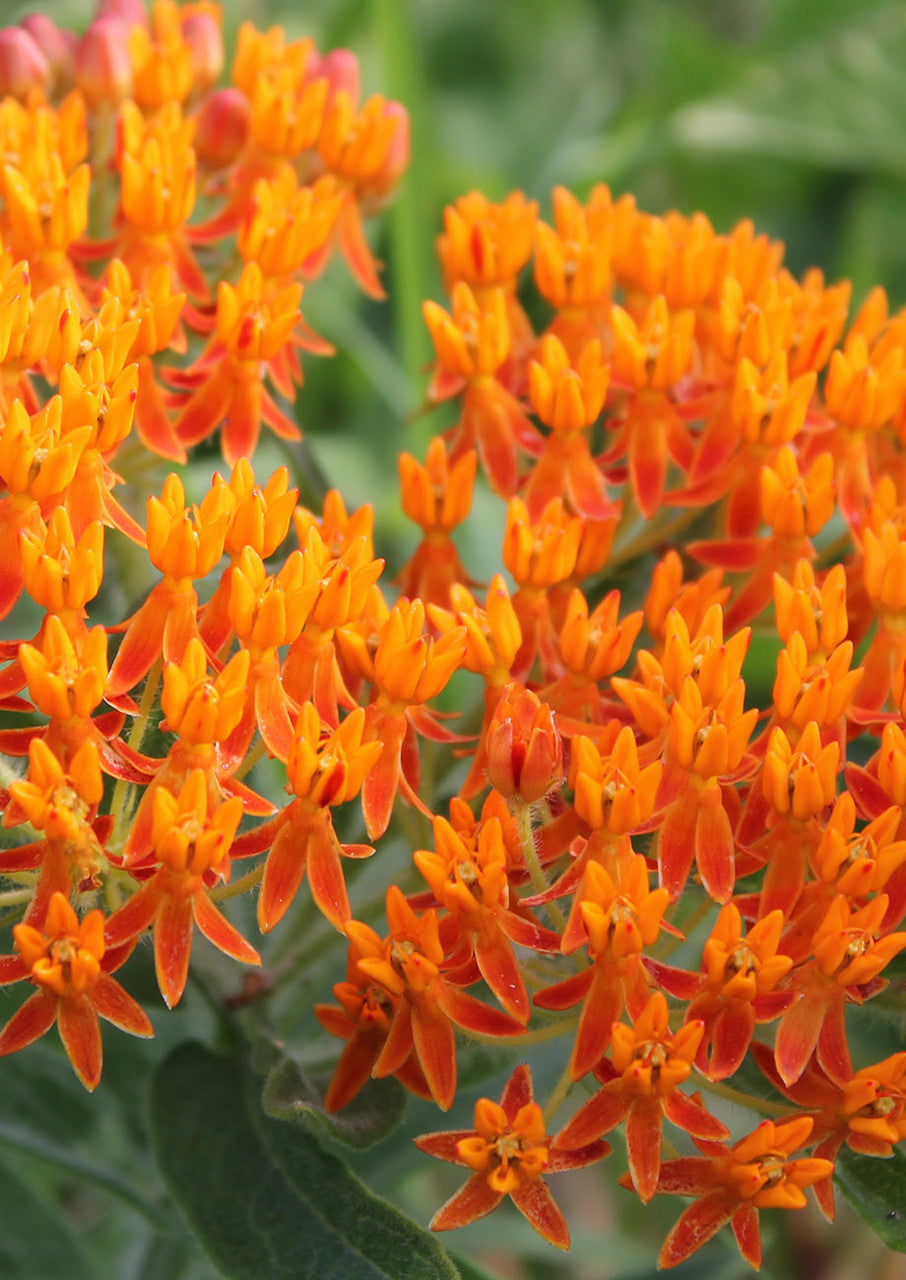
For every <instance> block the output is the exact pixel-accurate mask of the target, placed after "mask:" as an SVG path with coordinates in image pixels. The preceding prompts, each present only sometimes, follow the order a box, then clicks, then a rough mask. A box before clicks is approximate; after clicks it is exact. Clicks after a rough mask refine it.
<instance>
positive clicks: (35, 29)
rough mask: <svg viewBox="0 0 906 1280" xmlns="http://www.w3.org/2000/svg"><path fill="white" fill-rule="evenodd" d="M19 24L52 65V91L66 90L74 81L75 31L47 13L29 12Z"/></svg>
mask: <svg viewBox="0 0 906 1280" xmlns="http://www.w3.org/2000/svg"><path fill="white" fill-rule="evenodd" d="M19 26H20V27H21V28H22V29H23V31H27V32H28V34H29V35H30V36H31V38H32V40H33V41H34V42H35V44H36V45H37V47H38V50H39V51H40V52H41V53H42V54H43V55H44V57H45V58H46V59H47V63H48V66H49V67H50V85H49V86H48V87H49V91H50V92H54V91H56V92H58V93H61V92H64V91H65V90H66V89H67V88H68V87H69V85H70V84H71V83H72V55H73V53H74V51H75V46H76V39H77V37H76V35H75V32H74V31H66V30H64V29H63V28H62V27H58V26H57V24H56V23H55V22H54V20H53V19H52V18H49V17H48V16H47V14H46V13H29V14H26V16H25V17H24V18H23V19H22V21H21V22H20V23H19Z"/></svg>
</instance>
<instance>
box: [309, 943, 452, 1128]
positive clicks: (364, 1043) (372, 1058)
mask: <svg viewBox="0 0 906 1280" xmlns="http://www.w3.org/2000/svg"><path fill="white" fill-rule="evenodd" d="M362 955H363V953H362V951H361V950H360V948H359V947H358V946H356V944H355V943H354V942H350V944H349V953H348V959H347V962H346V980H345V982H337V983H335V984H334V987H333V994H334V997H335V999H336V1001H337V1004H335V1005H329V1004H316V1005H315V1008H314V1012H315V1016H316V1017H317V1019H318V1021H319V1022H320V1024H321V1026H322V1027H324V1029H325V1031H328V1032H329V1033H330V1034H331V1035H332V1036H337V1038H338V1039H340V1040H345V1041H346V1047H345V1048H344V1049H343V1052H342V1053H341V1054H340V1060H339V1062H338V1063H337V1066H336V1070H335V1071H334V1073H333V1077H332V1079H331V1082H330V1085H329V1086H328V1089H327V1093H326V1095H325V1097H324V1106H325V1108H326V1110H327V1111H339V1110H340V1109H341V1108H342V1107H345V1106H347V1105H348V1104H349V1103H350V1102H351V1101H352V1099H353V1098H354V1097H355V1096H356V1094H357V1093H358V1092H359V1090H360V1089H361V1088H362V1086H363V1085H364V1084H365V1083H366V1082H367V1081H368V1080H369V1079H370V1078H371V1072H372V1070H373V1068H374V1065H375V1063H376V1062H377V1060H378V1058H379V1057H380V1055H381V1051H382V1050H383V1048H384V1044H385V1042H386V1040H387V1036H388V1035H389V1033H390V1027H391V1026H392V1023H393V1016H394V1011H395V1009H396V1006H397V1003H398V1000H399V997H398V996H394V995H392V994H391V993H390V992H389V991H387V989H386V988H385V987H382V986H381V984H380V983H378V982H375V981H373V979H371V978H369V977H368V976H367V974H364V973H362V972H361V970H360V969H359V963H358V962H359V960H360V959H361V958H362ZM394 1076H395V1077H396V1079H397V1080H398V1081H399V1082H400V1084H402V1085H403V1086H404V1087H405V1088H406V1089H408V1090H409V1091H410V1092H411V1093H414V1094H417V1096H418V1097H420V1098H430V1097H431V1090H430V1089H429V1088H428V1082H427V1081H426V1080H425V1076H424V1072H423V1071H422V1069H421V1067H420V1066H419V1063H418V1057H417V1055H416V1053H415V1049H414V1047H413V1049H412V1050H411V1052H410V1053H409V1056H408V1057H407V1058H406V1060H405V1061H404V1062H403V1064H402V1065H401V1066H400V1067H398V1068H397V1070H396V1071H395V1072H394Z"/></svg>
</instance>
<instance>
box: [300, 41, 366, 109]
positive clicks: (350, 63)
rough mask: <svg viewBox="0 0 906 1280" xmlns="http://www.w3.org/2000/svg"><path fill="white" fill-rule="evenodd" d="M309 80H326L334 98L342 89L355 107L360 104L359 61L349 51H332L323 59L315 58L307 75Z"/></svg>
mask: <svg viewBox="0 0 906 1280" xmlns="http://www.w3.org/2000/svg"><path fill="white" fill-rule="evenodd" d="M306 79H308V80H326V81H327V83H328V84H329V85H330V95H329V96H331V97H332V96H333V95H334V94H335V93H336V92H337V91H338V90H339V89H342V90H343V92H344V93H346V94H347V95H348V97H349V101H350V102H351V103H352V105H353V107H355V105H356V104H357V103H358V100H359V93H360V84H359V60H358V58H357V57H356V56H355V54H354V53H352V52H351V51H350V50H349V49H331V51H330V53H325V54H324V56H323V58H313V59H312V60H311V63H310V64H309V67H308V72H307V75H306Z"/></svg>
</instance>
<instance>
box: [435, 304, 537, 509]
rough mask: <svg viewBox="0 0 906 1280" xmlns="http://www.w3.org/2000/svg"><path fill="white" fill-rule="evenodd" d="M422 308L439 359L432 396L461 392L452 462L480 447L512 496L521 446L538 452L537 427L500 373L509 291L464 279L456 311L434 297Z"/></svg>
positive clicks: (500, 487)
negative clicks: (479, 289)
mask: <svg viewBox="0 0 906 1280" xmlns="http://www.w3.org/2000/svg"><path fill="white" fill-rule="evenodd" d="M423 311H424V316H425V323H426V324H427V326H428V329H429V330H430V333H431V340H432V342H433V343H434V347H435V349H436V351H437V356H438V362H439V363H438V368H437V370H436V372H435V374H434V377H433V379H432V381H431V386H430V388H429V390H428V396H429V398H430V399H431V400H433V401H435V402H437V401H441V400H447V399H449V398H450V397H451V396H454V395H458V394H459V393H460V392H462V393H463V399H462V411H461V413H460V417H459V421H458V422H457V423H456V424H455V426H454V427H453V428H452V429H451V434H452V437H453V443H452V446H451V449H450V458H451V461H456V460H457V459H458V458H459V457H460V456H461V455H462V454H463V453H465V452H466V451H467V450H469V449H472V448H475V449H477V450H478V455H479V457H480V458H481V462H482V466H483V467H484V469H485V472H486V474H487V476H488V479H489V480H490V482H491V484H492V486H493V488H494V490H495V491H496V492H497V493H499V494H500V495H501V496H502V497H505V498H507V497H510V495H511V494H512V493H513V492H514V491H515V489H516V483H517V480H518V462H517V456H518V451H519V449H523V450H526V451H528V452H537V448H538V432H537V430H536V429H535V427H534V426H533V425H532V423H531V421H530V420H529V418H528V415H527V414H526V412H525V410H524V409H523V408H522V405H521V404H520V403H519V401H518V400H517V399H516V397H515V396H514V395H513V393H512V392H511V391H510V390H509V389H508V387H507V386H506V385H505V383H504V382H503V381H502V380H501V376H500V374H501V370H502V369H503V366H504V364H505V362H506V361H507V359H508V357H509V355H510V352H511V345H512V344H511V331H510V321H509V319H508V317H507V297H506V294H505V292H504V290H503V289H502V288H494V289H491V290H490V291H488V292H486V293H485V294H483V295H476V294H474V293H473V292H472V290H471V289H470V288H469V286H468V285H467V284H465V283H464V282H462V281H460V282H458V283H457V284H456V285H455V286H454V288H453V313H452V315H449V314H448V313H447V312H446V311H444V309H443V308H442V307H440V306H438V305H437V303H436V302H430V301H428V302H425V304H424V306H423Z"/></svg>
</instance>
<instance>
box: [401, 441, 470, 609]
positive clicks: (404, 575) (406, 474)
mask: <svg viewBox="0 0 906 1280" xmlns="http://www.w3.org/2000/svg"><path fill="white" fill-rule="evenodd" d="M397 464H398V466H399V477H400V500H401V504H402V508H403V510H404V511H405V513H406V515H407V516H408V517H409V519H410V520H413V521H414V522H415V523H416V524H417V525H419V526H420V528H421V529H422V532H423V533H424V535H425V536H424V538H423V539H422V541H421V542H420V543H419V545H418V547H417V548H416V550H415V552H414V553H413V554H412V556H410V558H409V559H408V560H407V562H406V564H405V565H404V566H403V568H402V569H401V570H400V573H399V574H398V575H397V582H398V583H399V585H400V589H401V591H402V593H403V595H406V596H408V597H409V598H410V599H414V598H415V597H416V596H418V597H419V598H420V599H421V600H424V602H425V604H426V605H430V604H437V605H440V606H441V607H445V606H446V605H447V604H448V603H449V600H450V588H451V587H452V586H453V585H454V584H455V583H459V582H463V583H465V582H470V581H471V579H470V578H469V575H468V574H467V572H466V570H465V569H464V568H463V565H462V562H461V561H460V559H459V552H458V551H457V549H456V544H455V543H454V542H453V539H452V538H451V537H450V534H451V532H452V531H453V529H455V528H456V526H457V525H458V524H462V522H463V521H464V520H465V519H466V517H467V516H468V514H469V510H470V508H471V506H472V491H473V489H474V486H475V470H476V467H477V464H478V455H477V453H476V452H475V450H474V449H469V450H468V451H467V452H466V453H464V454H462V456H461V457H460V458H459V459H458V460H457V461H456V462H454V463H451V462H450V459H449V458H448V456H447V450H446V446H445V444H444V441H443V438H442V437H441V436H435V437H434V438H433V440H432V441H431V443H430V445H429V446H428V456H427V459H426V461H425V465H424V466H420V465H419V463H418V462H417V461H416V459H415V458H414V457H413V456H412V454H411V453H401V454H400V455H399V458H398V459H397Z"/></svg>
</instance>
